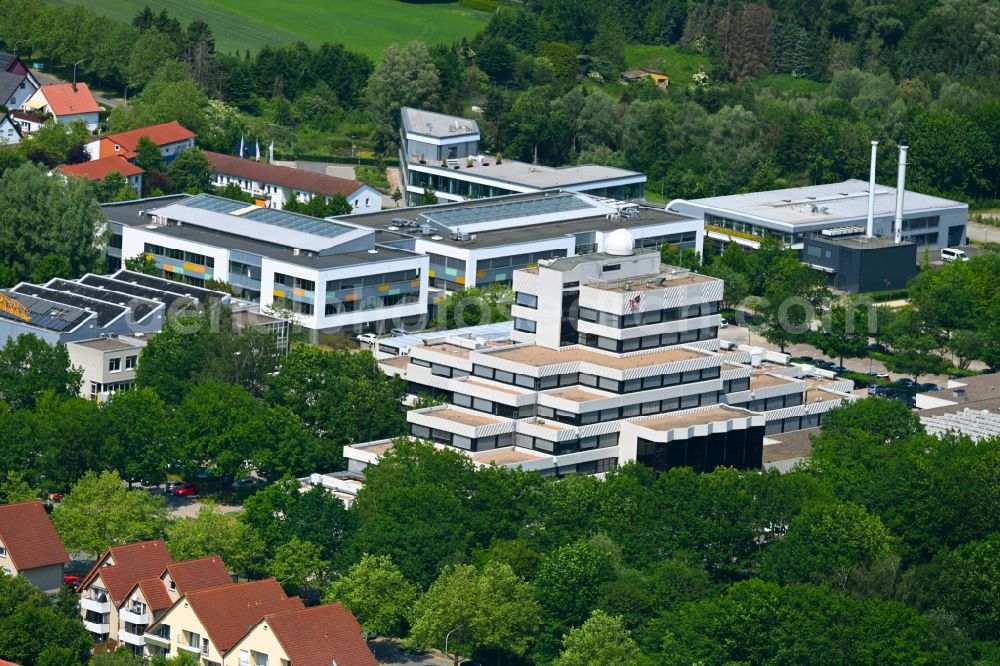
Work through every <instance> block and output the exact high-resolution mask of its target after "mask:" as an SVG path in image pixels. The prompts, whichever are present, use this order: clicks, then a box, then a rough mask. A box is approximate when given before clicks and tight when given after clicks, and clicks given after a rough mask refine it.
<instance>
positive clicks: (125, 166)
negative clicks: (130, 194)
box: [57, 155, 146, 198]
mask: <svg viewBox="0 0 1000 666" xmlns="http://www.w3.org/2000/svg"><path fill="white" fill-rule="evenodd" d="M57 169H58V171H59V173H61V174H63V175H65V176H73V177H74V178H85V179H87V180H104V179H105V178H107V177H108V176H109V175H110V174H112V173H116V172H117V173H120V174H121V175H122V176H124V177H125V180H127V181H128V184H129V185H131V186H132V187H134V188H135V194H136V198H138V197H140V196H142V177H143V175H144V174H145V173H146V172H145V171H143V170H142V169H141V168H140V167H137V166H136V165H134V164H132V163H131V162H129V161H128V160H127V159H125V158H124V157H121V156H118V155H112V156H110V157H102V158H101V159H99V160H93V161H91V162H81V163H80V164H65V165H63V166H61V167H57Z"/></svg>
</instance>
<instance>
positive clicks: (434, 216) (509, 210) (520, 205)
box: [423, 194, 594, 229]
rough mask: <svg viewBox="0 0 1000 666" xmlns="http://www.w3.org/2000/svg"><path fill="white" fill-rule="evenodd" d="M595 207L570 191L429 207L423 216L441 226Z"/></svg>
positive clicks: (454, 226)
mask: <svg viewBox="0 0 1000 666" xmlns="http://www.w3.org/2000/svg"><path fill="white" fill-rule="evenodd" d="M588 208H594V206H593V205H592V204H590V203H589V202H588V201H586V200H585V199H583V198H580V197H575V196H573V195H572V194H558V195H555V196H550V197H542V198H538V199H528V200H526V201H510V202H505V203H499V204H490V205H486V206H470V207H466V208H457V209H452V210H441V211H431V212H427V213H423V216H424V217H425V218H427V219H428V220H430V221H431V222H435V223H437V224H439V225H441V226H444V227H448V228H450V229H456V228H459V227H461V226H462V225H465V224H475V223H478V222H496V221H497V220H509V219H514V218H520V217H532V216H536V215H549V214H552V213H568V212H570V211H574V210H585V209H588Z"/></svg>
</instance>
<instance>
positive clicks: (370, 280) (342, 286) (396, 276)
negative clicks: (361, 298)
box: [326, 268, 420, 293]
mask: <svg viewBox="0 0 1000 666" xmlns="http://www.w3.org/2000/svg"><path fill="white" fill-rule="evenodd" d="M419 279H420V269H416V268H414V269H412V270H408V271H394V272H392V273H377V274H374V275H358V276H354V277H346V278H340V279H339V280H327V282H326V291H327V293H330V292H334V291H351V290H354V289H359V288H361V287H378V286H381V285H383V284H394V283H396V282H412V281H413V280H419Z"/></svg>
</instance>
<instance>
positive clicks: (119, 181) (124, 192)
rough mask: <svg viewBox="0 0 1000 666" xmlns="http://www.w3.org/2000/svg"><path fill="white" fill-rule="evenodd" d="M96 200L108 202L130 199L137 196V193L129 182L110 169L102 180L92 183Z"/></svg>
mask: <svg viewBox="0 0 1000 666" xmlns="http://www.w3.org/2000/svg"><path fill="white" fill-rule="evenodd" d="M93 187H94V193H95V195H96V196H97V199H98V201H100V202H101V203H108V202H114V201H131V200H133V199H138V198H139V193H138V192H136V189H135V188H134V187H132V185H131V183H129V182H128V180H127V179H126V178H125V176H123V175H121V174H120V173H118V172H117V171H112V172H111V173H109V174H108V175H107V176H105V177H104V178H103V179H102V180H99V181H97V182H95V183H94V184H93Z"/></svg>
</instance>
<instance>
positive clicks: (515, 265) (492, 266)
mask: <svg viewBox="0 0 1000 666" xmlns="http://www.w3.org/2000/svg"><path fill="white" fill-rule="evenodd" d="M565 256H566V250H544V251H542V252H527V253H524V254H514V255H508V256H506V257H493V258H492V259H480V260H479V261H478V262H476V286H477V287H483V286H485V285H488V284H493V283H494V282H502V283H504V284H508V285H509V284H512V283H513V281H514V271H516V270H518V269H521V268H532V267H534V266H537V265H538V262H539V261H541V260H543V259H555V258H557V257H565ZM432 261H433V260H432ZM463 263H464V262H463Z"/></svg>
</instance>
